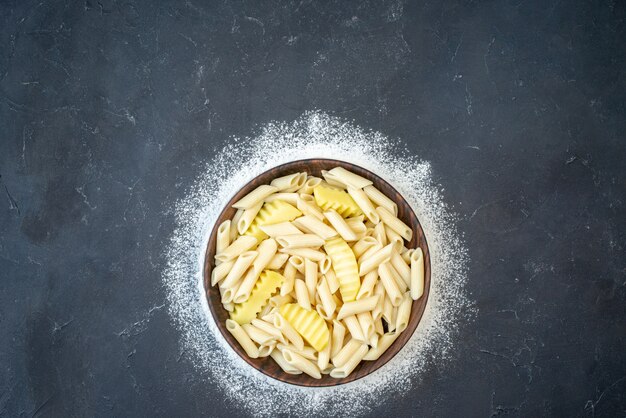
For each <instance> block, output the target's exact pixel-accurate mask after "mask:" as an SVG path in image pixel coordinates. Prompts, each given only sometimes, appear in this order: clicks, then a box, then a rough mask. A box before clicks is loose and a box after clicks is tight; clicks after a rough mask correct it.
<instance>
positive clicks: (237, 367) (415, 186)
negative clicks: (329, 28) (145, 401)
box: [163, 112, 472, 416]
mask: <svg viewBox="0 0 626 418" xmlns="http://www.w3.org/2000/svg"><path fill="white" fill-rule="evenodd" d="M312 157H327V158H334V159H339V160H344V161H348V162H351V163H354V164H357V165H359V166H361V167H364V168H367V169H369V170H371V171H373V172H375V173H376V174H378V175H379V176H381V177H382V178H384V179H385V180H386V181H388V182H389V183H390V184H392V185H393V186H394V187H395V188H396V189H397V190H398V191H399V192H400V193H402V194H403V196H404V197H405V199H406V200H407V202H409V204H410V205H411V206H412V207H413V209H414V210H415V212H416V214H417V216H418V218H419V220H420V222H421V224H422V227H423V228H424V232H425V234H426V239H427V240H428V245H429V247H430V253H431V267H432V272H431V288H430V295H429V299H428V303H427V306H426V311H425V312H424V316H423V317H422V320H421V322H420V324H419V326H418V328H417V329H416V331H415V333H414V334H413V336H412V338H411V339H410V340H409V341H408V342H407V344H406V345H405V347H404V348H403V349H402V350H401V351H400V352H399V353H398V354H397V355H396V356H395V357H394V358H393V359H392V360H391V361H390V362H389V363H387V364H386V365H385V366H383V367H381V368H380V369H378V370H377V371H376V372H374V373H372V374H370V375H368V376H366V377H364V378H362V379H359V380H357V381H355V382H352V383H348V384H345V385H340V386H336V387H329V388H305V387H299V386H294V385H290V384H286V383H282V382H279V381H276V380H274V379H271V378H269V377H267V376H265V375H263V374H262V373H260V372H258V371H256V370H255V369H253V368H252V367H250V366H249V365H248V364H247V363H245V362H244V361H243V360H242V359H240V358H239V356H238V355H237V354H236V353H235V352H234V351H233V350H232V349H231V348H230V346H229V345H228V343H227V342H226V341H225V340H224V338H223V337H222V335H221V334H220V332H219V330H218V329H217V328H216V326H215V323H214V321H213V318H212V317H211V313H210V311H209V308H208V305H207V302H206V299H205V297H204V290H203V287H202V267H203V262H204V251H205V249H206V245H207V240H208V237H209V234H210V232H211V229H212V227H213V224H214V223H215V220H216V219H217V216H218V215H219V213H220V211H221V210H222V207H223V205H224V203H225V202H227V201H228V200H229V199H230V198H231V197H232V195H233V194H234V193H235V192H237V191H238V190H239V189H240V188H241V187H242V186H243V185H244V184H246V183H247V182H249V181H250V180H251V179H253V178H254V177H255V176H257V175H258V174H260V173H262V172H264V171H266V170H268V169H270V168H272V167H275V166H277V165H280V164H282V163H285V162H289V161H294V160H300V159H304V158H312ZM175 214H176V222H177V224H176V228H175V230H174V232H173V235H172V237H171V241H170V242H169V244H168V248H167V253H166V256H167V259H168V265H167V267H166V269H165V272H164V274H163V280H164V282H165V287H166V289H167V298H168V311H169V314H170V316H171V318H172V320H173V322H174V325H175V326H176V327H177V328H178V329H179V330H180V334H181V337H180V338H181V344H182V345H183V347H182V348H183V349H184V350H185V352H186V353H189V354H190V358H191V361H192V363H193V364H194V366H195V368H196V370H197V372H198V375H199V376H202V378H205V379H206V380H207V382H210V383H211V384H213V385H216V386H217V387H219V389H220V390H221V391H222V393H223V396H224V400H225V402H228V403H229V404H232V405H237V406H238V407H239V408H241V409H242V411H241V412H242V413H246V414H250V415H255V416H273V415H286V414H288V415H305V414H306V415H315V416H329V415H337V414H338V413H340V412H341V411H344V412H345V413H350V415H363V414H367V413H368V412H371V411H372V408H375V407H376V406H379V405H380V404H381V403H382V402H384V401H385V400H386V399H387V398H389V397H390V396H393V397H396V396H398V395H402V394H408V393H409V391H410V389H411V388H412V387H415V386H418V385H419V384H420V383H421V379H420V375H421V374H422V373H423V372H424V371H425V370H426V369H427V368H431V369H432V368H436V369H437V370H439V371H441V369H442V368H443V367H444V366H445V363H446V360H447V356H448V352H449V350H450V348H451V347H452V344H454V342H455V341H454V340H455V337H456V336H457V331H458V328H459V325H460V324H462V323H464V322H466V321H468V320H469V315H470V314H469V312H471V311H472V306H471V303H470V301H469V300H468V298H467V296H466V293H465V282H466V274H467V268H466V266H467V256H466V251H465V248H464V246H463V242H462V240H461V239H460V237H459V234H458V232H457V230H456V227H455V220H456V218H455V217H454V215H452V214H451V213H450V211H449V209H448V207H447V206H446V204H445V203H444V202H443V198H442V195H441V190H440V187H439V186H437V185H436V184H434V183H433V180H432V178H431V169H430V165H429V164H428V163H427V162H424V161H420V160H419V159H418V158H416V157H415V156H412V155H410V154H409V153H408V152H407V150H406V148H405V147H404V146H403V145H402V143H401V142H399V141H395V140H391V139H388V138H386V137H384V136H383V135H381V134H380V133H377V132H371V131H366V130H363V129H361V128H359V127H355V126H354V125H352V124H350V123H347V122H345V121H343V120H341V119H337V118H334V117H331V116H328V115H327V114H324V113H321V112H308V113H305V114H304V115H303V116H302V117H301V118H300V119H298V120H297V121H295V122H293V123H271V124H268V125H266V126H264V127H263V129H262V131H261V132H260V134H259V135H258V136H256V137H254V138H235V139H233V141H232V142H231V143H230V144H229V145H228V146H226V147H225V148H224V149H222V150H221V151H219V152H218V153H217V154H216V155H215V156H214V159H213V160H212V161H210V162H208V163H207V165H206V169H205V170H204V171H203V173H202V175H201V176H200V177H199V178H198V179H196V181H195V183H194V184H193V185H191V186H190V188H189V192H188V195H187V197H186V198H184V199H182V200H181V201H179V202H178V203H177V204H176V207H175ZM348 411H349V412H348Z"/></svg>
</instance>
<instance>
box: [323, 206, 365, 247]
mask: <svg viewBox="0 0 626 418" xmlns="http://www.w3.org/2000/svg"><path fill="white" fill-rule="evenodd" d="M324 216H325V217H326V219H327V220H328V222H330V224H331V225H332V226H333V228H335V231H337V233H338V234H339V235H340V236H341V238H343V239H344V240H345V241H356V240H357V239H358V236H357V234H356V233H355V232H354V231H353V230H352V229H351V228H350V226H349V225H348V224H347V223H346V221H345V220H344V219H343V217H342V216H341V215H340V214H338V213H337V212H336V211H335V210H333V209H331V210H328V211H326V212H324Z"/></svg>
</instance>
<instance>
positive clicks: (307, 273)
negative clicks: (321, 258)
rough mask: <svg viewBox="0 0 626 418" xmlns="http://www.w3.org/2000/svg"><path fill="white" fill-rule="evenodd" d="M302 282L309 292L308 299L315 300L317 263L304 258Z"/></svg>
mask: <svg viewBox="0 0 626 418" xmlns="http://www.w3.org/2000/svg"><path fill="white" fill-rule="evenodd" d="M304 283H305V284H306V288H307V290H308V292H309V299H310V300H315V288H316V287H317V263H314V262H313V261H311V260H309V259H308V258H305V259H304Z"/></svg>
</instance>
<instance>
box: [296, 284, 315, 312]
mask: <svg viewBox="0 0 626 418" xmlns="http://www.w3.org/2000/svg"><path fill="white" fill-rule="evenodd" d="M295 289H296V300H297V301H298V305H300V306H302V307H303V308H304V309H306V310H308V311H310V310H311V298H310V297H309V290H308V289H307V287H306V284H305V283H304V281H302V280H300V279H296V284H295Z"/></svg>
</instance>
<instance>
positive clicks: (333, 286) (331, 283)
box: [324, 265, 339, 294]
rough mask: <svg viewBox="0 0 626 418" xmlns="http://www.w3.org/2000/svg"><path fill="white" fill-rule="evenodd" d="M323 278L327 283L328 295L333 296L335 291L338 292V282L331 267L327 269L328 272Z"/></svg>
mask: <svg viewBox="0 0 626 418" xmlns="http://www.w3.org/2000/svg"><path fill="white" fill-rule="evenodd" d="M324 277H325V278H326V281H327V282H328V288H329V289H330V293H332V294H335V293H336V292H337V290H339V280H337V274H336V273H335V270H334V269H333V267H332V265H331V267H330V268H329V269H328V271H327V272H326V273H324Z"/></svg>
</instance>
